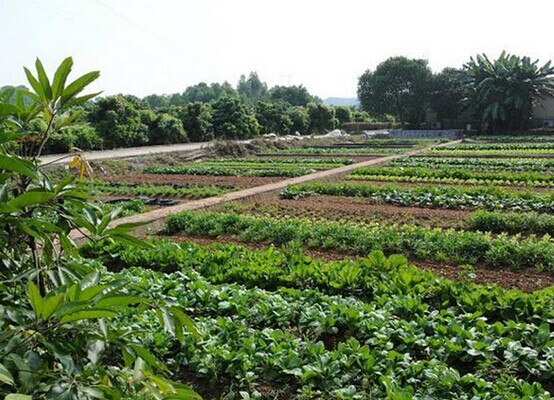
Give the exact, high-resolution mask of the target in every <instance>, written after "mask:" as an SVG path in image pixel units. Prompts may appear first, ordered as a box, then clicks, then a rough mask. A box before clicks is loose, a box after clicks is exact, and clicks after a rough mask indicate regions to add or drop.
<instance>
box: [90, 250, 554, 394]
mask: <svg viewBox="0 0 554 400" xmlns="http://www.w3.org/2000/svg"><path fill="white" fill-rule="evenodd" d="M90 256H93V257H100V258H102V259H103V260H105V262H107V263H108V264H113V265H114V266H118V267H119V266H123V267H133V266H135V267H139V266H140V267H143V268H150V269H154V270H156V271H164V272H173V273H172V274H170V275H167V274H161V273H159V272H154V271H146V270H144V269H140V268H132V269H130V270H126V271H124V272H122V273H121V274H119V276H121V277H123V279H125V280H128V281H129V282H131V283H132V284H133V286H140V287H142V288H144V290H145V291H147V292H148V293H149V295H150V296H152V297H154V298H157V297H162V296H163V297H164V298H168V299H170V301H172V302H174V303H175V304H181V305H183V306H185V305H186V306H187V307H189V308H190V309H191V310H193V312H194V313H195V314H196V315H198V316H199V318H198V328H199V329H198V331H199V335H200V339H199V340H197V339H195V338H194V337H192V336H185V338H184V340H185V343H184V344H183V346H181V347H180V348H177V349H175V348H172V347H170V346H169V345H168V344H167V343H168V340H163V339H161V338H160V335H159V334H158V335H156V334H153V335H152V339H151V340H152V342H155V343H157V348H158V349H159V352H160V353H163V354H164V357H169V358H172V359H174V360H175V363H174V368H175V369H176V371H177V373H179V374H180V373H182V372H183V373H184V372H186V373H187V374H188V375H189V376H190V375H193V376H195V377H198V378H200V379H201V382H202V385H203V386H204V388H205V389H207V391H208V393H211V396H214V395H213V392H211V391H213V390H216V391H217V392H218V393H221V396H224V395H228V396H233V394H232V393H236V392H237V391H241V392H242V393H243V394H242V397H243V398H248V397H246V396H247V395H248V396H251V397H250V398H252V397H259V396H261V393H260V391H261V390H263V391H264V393H267V390H268V388H269V390H271V389H272V388H275V391H276V392H275V393H272V397H273V396H274V395H277V394H278V395H279V397H280V398H292V399H304V398H306V396H307V395H311V396H317V397H319V398H327V397H335V396H336V397H337V398H349V399H351V398H353V399H358V398H372V397H373V398H410V399H411V398H414V397H416V398H435V399H452V398H459V399H474V398H478V397H480V398H514V399H515V398H527V399H535V398H538V399H541V398H549V396H548V394H545V393H544V389H543V388H542V387H541V386H540V383H543V384H545V385H546V384H548V383H549V381H550V380H551V379H552V376H553V373H554V367H553V365H552V354H551V345H552V340H551V329H550V326H549V324H548V323H545V321H549V320H551V319H552V317H553V316H554V315H553V314H552V310H553V304H552V296H551V294H552V291H545V292H543V293H540V292H539V293H535V294H528V295H527V294H523V293H521V292H517V291H506V290H503V289H501V288H499V287H495V286H486V287H483V286H477V285H474V284H472V283H469V282H452V281H449V280H445V279H440V278H437V277H436V276H435V275H433V274H430V273H427V272H423V271H421V270H418V269H416V268H413V267H410V266H408V265H407V261H406V259H405V258H403V257H399V256H391V257H388V258H387V257H385V256H384V255H383V254H382V253H380V252H373V253H371V254H370V255H369V256H368V257H366V258H363V259H358V260H343V261H338V262H323V261H319V260H313V259H310V258H309V257H307V256H305V255H304V254H302V252H300V251H298V249H297V248H295V247H289V248H286V249H283V250H282V251H281V250H276V249H274V248H270V249H267V250H264V251H252V250H248V249H245V248H242V247H237V246H230V245H213V246H210V247H201V246H196V245H192V244H188V243H184V244H182V245H176V244H174V243H168V242H159V241H156V242H155V245H154V246H153V248H152V249H145V250H141V249H135V248H132V247H129V248H123V247H121V246H118V247H113V246H111V247H108V248H102V249H99V252H96V253H95V252H92V253H91V254H90ZM122 323H126V321H125V322H122ZM155 326H156V325H154V324H152V323H151V322H150V321H149V320H144V319H143V320H142V321H140V322H139V324H138V327H144V328H147V329H152V328H153V327H155ZM158 329H159V328H158ZM368 376H381V377H382V378H381V379H368ZM403 393H404V394H403ZM340 396H343V397H340ZM400 396H404V397H400ZM408 396H409V397H408Z"/></svg>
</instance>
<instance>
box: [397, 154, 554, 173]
mask: <svg viewBox="0 0 554 400" xmlns="http://www.w3.org/2000/svg"><path fill="white" fill-rule="evenodd" d="M390 164H391V165H394V166H401V167H410V168H424V167H426V168H435V167H445V168H458V167H463V168H464V169H470V170H482V171H510V172H543V173H554V160H549V159H544V158H538V159H532V158H527V159H521V158H500V159H495V158H439V157H409V158H399V159H395V160H392V161H391V162H390Z"/></svg>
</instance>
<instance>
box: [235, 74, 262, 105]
mask: <svg viewBox="0 0 554 400" xmlns="http://www.w3.org/2000/svg"><path fill="white" fill-rule="evenodd" d="M237 92H238V94H239V95H240V96H242V97H243V98H244V99H246V101H248V102H249V103H250V104H256V103H257V102H258V101H260V100H262V99H265V98H266V97H267V83H265V82H262V81H261V80H260V78H259V77H258V73H257V72H250V75H248V79H246V77H245V76H244V75H241V77H240V80H239V83H238V84H237Z"/></svg>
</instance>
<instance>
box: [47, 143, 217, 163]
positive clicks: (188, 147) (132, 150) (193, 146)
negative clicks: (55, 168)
mask: <svg viewBox="0 0 554 400" xmlns="http://www.w3.org/2000/svg"><path fill="white" fill-rule="evenodd" d="M211 143H212V142H199V143H181V144H170V145H160V146H142V147H128V148H125V149H113V150H97V151H87V152H86V153H85V155H86V158H87V160H88V161H94V160H105V159H108V158H125V157H134V156H143V155H147V154H160V153H171V152H174V151H193V150H199V149H202V148H206V147H209V146H210V145H211ZM71 156H72V154H49V155H47V156H42V157H40V160H41V161H42V163H43V164H47V163H50V164H56V163H60V162H67V161H68V158H70V157H71Z"/></svg>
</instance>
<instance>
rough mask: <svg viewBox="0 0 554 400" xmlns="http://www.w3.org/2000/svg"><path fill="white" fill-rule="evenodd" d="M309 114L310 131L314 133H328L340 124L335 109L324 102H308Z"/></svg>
mask: <svg viewBox="0 0 554 400" xmlns="http://www.w3.org/2000/svg"><path fill="white" fill-rule="evenodd" d="M308 115H309V116H310V132H313V133H326V132H327V131H329V130H331V129H335V128H336V126H337V124H338V120H337V119H336V118H335V110H334V109H333V108H332V107H328V106H326V105H324V104H315V103H310V104H308Z"/></svg>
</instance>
